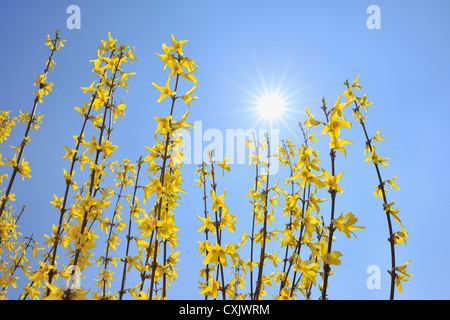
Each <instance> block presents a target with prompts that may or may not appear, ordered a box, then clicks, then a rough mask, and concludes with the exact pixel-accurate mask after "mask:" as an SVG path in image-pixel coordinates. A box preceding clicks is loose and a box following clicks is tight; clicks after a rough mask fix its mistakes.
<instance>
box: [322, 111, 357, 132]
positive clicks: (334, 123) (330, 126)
mask: <svg viewBox="0 0 450 320" xmlns="http://www.w3.org/2000/svg"><path fill="white" fill-rule="evenodd" d="M351 126H352V125H351V123H350V122H348V121H345V120H339V118H338V116H337V114H336V113H334V114H332V115H331V119H330V122H329V123H327V124H326V125H325V127H323V129H322V134H325V133H327V132H329V131H331V132H333V133H334V134H335V135H336V136H339V134H340V128H350V127H351Z"/></svg>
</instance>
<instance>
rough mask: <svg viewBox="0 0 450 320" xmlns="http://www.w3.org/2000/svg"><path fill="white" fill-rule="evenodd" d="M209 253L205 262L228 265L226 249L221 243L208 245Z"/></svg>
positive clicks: (205, 263)
mask: <svg viewBox="0 0 450 320" xmlns="http://www.w3.org/2000/svg"><path fill="white" fill-rule="evenodd" d="M207 250H208V255H207V256H206V258H205V260H203V264H204V265H207V264H208V263H210V262H213V263H214V262H215V263H219V261H220V263H221V264H222V265H223V266H224V267H226V266H227V258H226V256H225V249H223V248H222V247H221V246H219V244H218V243H217V242H216V243H215V244H214V247H211V246H207Z"/></svg>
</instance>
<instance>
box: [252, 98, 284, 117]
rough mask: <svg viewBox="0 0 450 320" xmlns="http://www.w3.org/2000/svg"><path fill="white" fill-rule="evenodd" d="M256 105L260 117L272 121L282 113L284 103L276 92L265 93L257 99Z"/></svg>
mask: <svg viewBox="0 0 450 320" xmlns="http://www.w3.org/2000/svg"><path fill="white" fill-rule="evenodd" d="M257 107H258V110H259V113H260V115H261V117H262V118H264V119H265V120H269V121H274V120H277V119H279V118H281V116H282V115H283V113H284V111H285V107H286V103H285V101H284V99H283V97H282V96H281V95H280V94H278V93H266V94H264V95H263V96H261V97H260V98H259V99H258V102H257Z"/></svg>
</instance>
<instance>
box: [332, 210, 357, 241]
mask: <svg viewBox="0 0 450 320" xmlns="http://www.w3.org/2000/svg"><path fill="white" fill-rule="evenodd" d="M357 221H358V219H357V218H355V215H354V214H353V213H351V212H350V211H349V212H347V213H346V214H345V215H343V214H342V213H341V215H340V217H339V218H337V219H334V220H333V224H334V225H335V226H336V227H337V228H338V230H339V231H341V232H344V233H345V235H346V236H347V238H350V233H351V234H353V236H354V237H355V239H357V238H356V235H355V234H354V233H353V232H352V230H357V229H365V228H364V227H359V226H354V224H355V223H356V222H357Z"/></svg>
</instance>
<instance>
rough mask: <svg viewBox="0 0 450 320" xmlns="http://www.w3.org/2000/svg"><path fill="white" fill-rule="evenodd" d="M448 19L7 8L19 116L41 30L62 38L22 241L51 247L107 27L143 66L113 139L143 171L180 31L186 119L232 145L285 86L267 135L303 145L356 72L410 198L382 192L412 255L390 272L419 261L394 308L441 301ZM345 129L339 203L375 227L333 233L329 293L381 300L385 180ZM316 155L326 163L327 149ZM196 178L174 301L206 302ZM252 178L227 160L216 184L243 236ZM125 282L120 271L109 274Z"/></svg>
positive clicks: (2, 23)
mask: <svg viewBox="0 0 450 320" xmlns="http://www.w3.org/2000/svg"><path fill="white" fill-rule="evenodd" d="M72 4H76V5H78V6H79V7H80V9H81V29H80V30H69V29H67V27H66V20H67V18H68V17H69V14H67V13H66V9H67V7H68V6H69V5H72ZM372 4H376V5H378V6H379V7H380V9H381V29H380V30H369V29H368V28H367V27H366V20H367V18H368V17H369V14H367V13H366V9H367V7H368V6H369V5H372ZM449 9H450V3H449V2H448V1H432V2H429V1H381V0H377V1H375V2H374V1H321V2H314V3H312V2H311V1H189V2H187V1H170V2H167V1H127V2H124V1H38V2H31V1H2V2H1V3H0V30H1V31H0V32H1V35H2V36H1V42H2V45H1V50H0V60H1V66H2V77H1V79H0V84H1V88H2V95H0V106H1V108H2V109H4V110H12V114H18V110H19V109H20V110H22V111H25V110H30V109H31V106H32V101H33V95H32V92H33V90H35V87H33V82H34V80H35V74H37V73H41V72H42V70H43V69H44V62H45V60H46V58H47V56H48V53H49V49H48V47H46V46H44V41H45V38H46V36H47V34H52V33H53V31H54V30H57V29H61V37H62V38H63V39H66V40H67V42H66V43H65V47H64V48H63V49H62V50H61V51H59V52H57V53H56V54H55V61H56V63H57V65H56V68H55V71H54V72H53V73H51V74H50V75H49V77H48V79H49V81H51V82H54V83H55V85H54V87H53V92H51V93H50V95H49V96H46V97H44V104H43V105H39V107H38V108H39V111H40V112H41V113H43V114H45V117H44V119H43V124H42V126H41V128H40V129H39V130H38V131H37V132H36V131H33V132H32V133H31V143H29V144H28V145H27V147H26V150H25V159H26V160H28V161H29V162H30V166H31V169H32V171H31V176H32V179H25V181H23V182H22V180H21V179H20V177H19V179H17V181H16V182H15V184H14V187H13V192H14V193H16V195H17V196H16V198H17V201H16V205H17V208H20V207H21V205H22V204H26V205H27V209H26V212H25V215H24V216H23V217H22V218H21V221H20V224H21V231H22V233H23V234H24V235H29V234H30V233H34V236H35V238H36V240H37V241H39V242H40V243H42V242H43V241H44V238H43V236H42V234H43V233H47V234H49V233H50V232H51V224H56V223H57V220H58V211H57V210H56V209H54V208H53V206H52V205H51V204H49V201H51V200H53V194H54V193H56V194H58V195H60V196H61V194H62V192H63V190H64V178H63V175H62V169H63V168H67V167H68V165H69V164H68V161H67V160H66V159H61V157H62V156H63V155H64V150H63V146H73V145H74V140H73V138H72V136H73V135H77V134H78V133H79V130H80V126H81V122H82V118H81V117H80V116H79V114H78V113H77V112H76V111H75V110H74V109H73V107H75V106H81V105H82V103H83V102H85V101H87V99H88V96H87V95H83V94H82V90H80V87H82V86H89V85H90V84H91V82H92V81H93V80H95V79H96V75H95V74H93V73H91V70H92V67H93V66H92V64H91V63H90V62H89V60H92V59H95V58H96V49H97V47H98V45H99V44H100V40H101V39H107V35H108V32H111V34H112V36H113V37H114V38H115V39H118V41H119V42H122V43H125V44H128V45H130V46H134V47H135V51H134V52H135V55H136V57H137V58H138V59H139V62H136V63H133V64H131V65H128V66H126V67H125V69H126V70H127V71H129V72H136V73H137V74H136V76H134V77H132V78H131V79H130V80H129V81H128V83H129V84H130V87H131V89H130V92H129V93H128V94H125V95H124V96H125V103H126V104H127V109H126V114H127V116H126V117H125V118H123V119H119V121H118V123H117V125H116V129H115V130H114V131H113V136H112V139H113V143H114V144H116V145H119V149H117V150H116V152H115V153H114V157H115V158H116V159H118V160H120V159H122V158H129V159H131V160H133V161H134V160H135V159H137V158H138V157H139V156H140V155H145V154H146V151H145V148H144V146H146V145H148V146H151V145H153V141H154V140H153V132H154V130H155V121H154V120H153V117H155V116H165V115H166V114H168V112H169V110H168V108H169V102H168V101H166V100H164V102H162V103H160V104H157V103H156V100H157V98H158V96H159V92H158V91H157V90H156V89H155V88H154V87H153V86H152V85H151V83H152V82H156V83H160V84H163V83H165V80H166V78H167V75H168V74H167V70H166V72H164V71H163V70H162V63H161V61H160V59H159V58H158V57H157V56H155V54H154V53H156V52H162V49H161V44H162V43H163V42H167V43H168V44H170V34H171V33H173V34H174V35H175V37H176V38H177V39H179V40H180V39H189V42H188V43H186V44H185V45H184V48H185V53H186V55H187V56H189V57H191V58H193V59H194V60H196V61H198V64H199V69H198V71H197V72H196V73H195V75H196V77H197V78H198V79H199V81H198V89H197V90H196V91H195V94H196V95H197V96H198V97H199V99H198V100H197V101H194V102H193V103H192V104H191V105H192V111H191V113H190V115H189V119H190V121H188V122H190V123H193V122H194V121H202V127H203V131H206V130H207V129H210V128H212V129H219V130H221V132H222V133H223V134H224V135H225V130H226V129H237V128H242V129H245V130H246V129H249V128H265V127H266V126H267V124H266V123H264V122H262V121H258V119H257V117H256V116H255V114H254V111H252V108H253V107H254V103H255V96H258V95H259V94H260V93H261V92H262V91H263V90H264V88H268V89H276V88H279V90H280V91H282V92H283V93H284V95H285V96H286V97H288V102H289V108H290V109H291V110H292V111H290V112H289V113H287V114H286V115H285V116H284V117H283V119H282V120H283V121H282V122H279V123H274V124H273V128H275V129H279V130H280V131H279V133H280V139H286V138H288V137H292V138H293V139H294V141H295V142H296V144H297V145H300V143H301V135H300V131H299V130H298V128H297V127H296V126H297V122H298V121H303V120H304V119H305V114H304V112H303V110H304V109H305V107H307V106H309V107H310V110H311V112H313V113H314V114H315V115H316V118H319V119H321V116H322V114H321V110H320V109H319V107H320V99H321V98H322V97H323V96H325V97H326V98H327V100H328V102H329V103H330V104H331V105H333V104H334V102H335V100H336V98H337V94H340V93H341V90H343V89H344V86H343V84H342V82H343V81H344V80H345V79H346V78H348V79H355V78H356V76H357V75H358V74H359V75H360V83H361V85H362V87H363V90H364V92H365V93H368V94H369V100H370V101H374V104H373V105H372V106H371V107H370V113H369V118H368V123H367V126H368V130H369V132H370V133H369V134H371V135H372V134H375V132H376V131H377V130H379V129H380V128H382V132H381V136H382V137H385V138H387V139H388V141H387V142H383V143H382V144H381V145H380V147H379V148H378V149H377V150H379V153H380V154H381V155H382V156H386V157H388V158H390V160H389V166H388V167H387V168H383V169H382V176H383V178H384V179H388V178H392V177H393V176H395V175H396V174H397V173H400V176H399V178H398V179H397V182H398V184H399V185H400V187H401V190H399V191H398V190H393V191H391V192H389V193H388V200H389V201H394V200H395V201H396V207H397V208H399V209H400V217H401V218H402V221H403V222H404V225H405V227H406V229H407V231H408V232H409V234H410V236H409V238H408V244H407V245H406V246H405V245H399V246H397V247H396V250H397V265H401V264H403V263H404V262H406V261H407V260H409V259H411V260H412V262H411V263H410V264H409V266H408V271H409V272H410V273H412V274H413V276H414V277H413V278H412V279H411V280H410V281H409V282H407V283H404V284H403V288H404V292H403V293H398V292H396V298H397V299H448V298H449V293H448V290H447V289H448V288H447V287H448V285H449V284H450V282H449V276H448V272H446V266H447V265H448V264H449V263H450V259H449V256H448V249H447V242H448V239H447V238H446V236H447V234H448V225H449V223H450V221H449V215H448V213H449V212H448V206H447V203H446V198H447V196H448V188H447V183H446V182H447V181H449V174H448V165H447V164H446V163H447V162H448V159H449V151H448V150H449V149H448V121H449V105H448V97H447V94H446V93H447V92H448V88H449V87H450V81H449V74H450V73H449V71H450V68H449V66H450V64H449V60H448V57H449V56H450V55H449V54H450V52H449V48H450V47H449V41H450V40H449V37H448V30H450V22H449V19H448V14H449V13H450V10H449ZM178 106H180V109H177V110H176V111H175V116H176V117H177V116H178V117H179V116H180V115H181V114H182V113H184V111H185V105H182V104H178V105H177V108H178ZM350 117H351V115H350V114H349V118H350ZM352 121H353V120H352ZM23 131H24V128H23V127H21V126H18V127H17V128H16V130H15V131H14V133H13V136H12V137H11V138H10V140H8V142H7V143H6V145H5V146H4V147H3V149H2V152H4V153H5V156H7V152H8V151H7V148H8V147H7V146H8V145H18V144H19V141H20V136H21V135H22V134H23ZM347 132H348V133H344V135H347V136H346V138H348V139H350V140H352V141H353V142H354V145H352V146H349V147H348V148H347V150H348V151H347V159H344V157H343V156H342V154H339V155H338V159H337V170H338V172H340V171H341V170H345V172H344V176H343V179H342V184H341V186H342V187H343V189H344V194H343V195H342V196H341V195H339V196H338V198H337V206H338V210H340V211H344V212H346V211H349V210H350V211H352V212H353V213H354V214H355V215H356V216H357V217H358V218H359V221H358V225H362V226H365V227H366V229H365V230H361V231H358V232H357V236H358V240H355V239H347V238H346V237H345V236H344V235H338V237H337V239H336V240H337V241H336V243H335V244H334V245H333V249H335V250H339V251H341V252H342V253H343V257H342V259H341V260H342V264H341V265H340V266H338V267H336V268H335V270H336V272H335V274H334V275H333V276H332V277H331V280H330V288H329V297H330V299H387V298H388V296H389V275H388V274H387V272H386V271H385V270H387V269H389V268H390V253H389V245H388V242H387V240H386V239H387V237H388V231H387V225H386V218H385V215H384V213H383V211H382V207H381V200H380V199H379V198H374V197H373V196H372V192H373V191H374V188H373V186H374V185H376V184H377V177H376V174H375V171H374V168H373V166H372V165H371V164H370V163H368V162H364V161H363V159H364V155H363V150H364V141H363V136H362V130H361V128H359V127H358V126H357V124H356V123H355V122H354V121H353V128H352V130H350V131H347ZM324 138H325V137H324ZM325 139H327V138H325ZM323 141H326V140H324V139H323ZM207 145H208V142H203V147H206V146H207ZM322 147H324V150H326V145H322ZM323 159H324V162H325V163H326V161H327V154H326V153H325V154H324V157H323ZM195 169H196V164H191V165H186V166H185V168H184V171H183V173H184V175H183V178H184V188H185V189H186V190H189V191H190V195H189V196H183V198H182V200H181V201H180V207H179V208H178V209H177V212H176V217H177V225H178V226H179V227H181V230H180V232H179V244H180V246H179V250H180V251H181V255H180V256H179V258H180V259H181V261H180V263H179V264H178V267H179V268H180V270H179V271H178V274H179V278H178V279H177V280H176V281H175V283H174V284H173V286H172V287H171V289H170V291H169V298H174V299H182V298H193V299H197V298H199V299H201V298H202V296H201V295H200V294H199V291H200V290H198V289H197V287H198V282H197V281H198V280H199V277H198V276H197V271H198V269H199V268H201V267H202V258H201V257H200V256H199V255H198V253H197V251H196V250H197V241H199V240H203V238H202V237H203V235H202V234H200V233H197V232H196V230H197V228H198V226H199V225H200V221H199V220H198V219H197V218H196V215H197V214H199V215H202V210H203V209H202V208H203V206H202V202H201V197H202V192H201V190H200V189H199V188H197V187H194V185H195V182H194V179H196V175H195ZM2 170H4V169H2ZM2 172H3V171H2ZM280 172H281V171H280ZM8 173H9V171H8ZM281 177H282V176H281ZM252 179H253V170H250V169H249V167H248V165H232V167H231V173H228V174H226V175H225V177H224V178H221V179H219V189H221V190H223V188H224V187H226V188H227V189H228V191H227V197H226V203H227V204H228V206H229V208H230V210H231V211H232V213H234V214H235V215H236V216H237V217H238V225H237V227H236V229H237V231H236V234H237V235H238V236H240V230H241V229H245V230H246V232H247V233H248V232H249V226H250V210H251V206H250V204H249V203H248V198H245V197H244V195H246V194H247V193H248V188H249V187H250V186H252ZM325 194H326V193H325ZM325 196H326V195H325ZM325 210H326V209H324V213H325V212H326V214H327V213H328V212H327V211H325ZM125 212H127V211H126V210H125ZM279 215H280V214H279ZM126 216H127V214H125V215H124V217H126ZM281 220H282V219H281V218H280V221H281ZM230 239H231V238H230ZM123 244H124V242H123ZM116 256H120V250H119V251H118V253H117V254H116ZM241 256H243V257H244V258H248V256H247V257H245V253H241ZM280 256H282V254H281V252H280ZM370 265H377V266H379V267H380V269H381V274H382V281H381V289H379V290H377V289H374V290H369V289H368V288H367V286H366V280H367V278H368V276H369V275H368V274H367V273H366V269H367V267H368V266H370ZM90 270H91V271H86V272H85V273H83V276H85V278H84V279H83V280H82V284H85V285H86V284H88V283H91V281H92V280H93V279H94V278H95V276H96V274H97V270H98V269H97V268H96V267H95V266H93V267H92V268H90ZM120 275H121V266H120V264H119V268H118V269H117V272H116V275H115V277H116V279H118V278H120ZM59 281H62V280H59ZM58 283H59V284H60V285H61V284H62V283H63V282H58ZM127 284H130V285H131V284H135V282H133V278H131V277H129V278H127ZM21 285H22V286H23V284H22V283H20V282H19V289H20V287H21ZM93 290H95V288H93ZM113 290H114V288H113ZM12 292H13V294H12V295H11V296H10V298H16V294H17V296H18V294H19V293H20V292H21V290H16V291H12ZM313 298H317V293H316V294H315V296H313Z"/></svg>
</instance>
